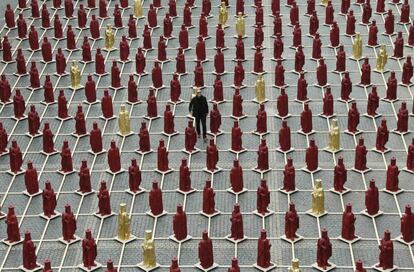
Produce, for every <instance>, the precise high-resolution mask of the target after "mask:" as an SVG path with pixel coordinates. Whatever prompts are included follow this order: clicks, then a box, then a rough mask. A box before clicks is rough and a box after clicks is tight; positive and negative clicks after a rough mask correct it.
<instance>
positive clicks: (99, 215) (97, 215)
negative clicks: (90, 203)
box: [93, 212, 115, 219]
mask: <svg viewBox="0 0 414 272" xmlns="http://www.w3.org/2000/svg"><path fill="white" fill-rule="evenodd" d="M93 215H95V216H96V217H98V218H100V219H106V218H108V217H111V216H113V215H115V213H114V212H111V213H110V214H107V215H101V214H99V213H93Z"/></svg>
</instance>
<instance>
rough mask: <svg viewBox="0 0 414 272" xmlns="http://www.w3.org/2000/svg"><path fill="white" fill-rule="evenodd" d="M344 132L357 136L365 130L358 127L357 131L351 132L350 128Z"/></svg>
mask: <svg viewBox="0 0 414 272" xmlns="http://www.w3.org/2000/svg"><path fill="white" fill-rule="evenodd" d="M344 132H345V133H346V134H348V135H352V136H357V135H359V134H361V133H363V132H364V131H363V130H360V129H358V130H357V131H355V132H351V131H349V130H347V129H345V130H344Z"/></svg>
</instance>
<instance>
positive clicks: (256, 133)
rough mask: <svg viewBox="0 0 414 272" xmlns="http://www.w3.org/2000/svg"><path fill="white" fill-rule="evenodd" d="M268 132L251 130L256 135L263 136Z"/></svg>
mask: <svg viewBox="0 0 414 272" xmlns="http://www.w3.org/2000/svg"><path fill="white" fill-rule="evenodd" d="M269 133H270V132H269V131H266V132H262V133H261V132H257V131H252V134H254V135H257V136H259V137H264V136H266V135H267V134H269Z"/></svg>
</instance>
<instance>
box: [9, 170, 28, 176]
mask: <svg viewBox="0 0 414 272" xmlns="http://www.w3.org/2000/svg"><path fill="white" fill-rule="evenodd" d="M6 173H7V174H9V175H12V176H18V175H21V174H24V171H23V169H20V170H19V171H17V172H12V171H11V170H7V171H6Z"/></svg>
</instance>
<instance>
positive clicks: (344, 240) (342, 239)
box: [338, 235, 361, 245]
mask: <svg viewBox="0 0 414 272" xmlns="http://www.w3.org/2000/svg"><path fill="white" fill-rule="evenodd" d="M338 240H341V241H342V242H344V243H347V244H351V245H352V244H353V243H355V242H358V241H359V240H361V237H359V236H357V235H355V238H354V239H352V240H347V239H345V238H343V237H342V236H339V237H338Z"/></svg>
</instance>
